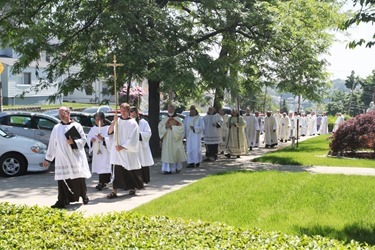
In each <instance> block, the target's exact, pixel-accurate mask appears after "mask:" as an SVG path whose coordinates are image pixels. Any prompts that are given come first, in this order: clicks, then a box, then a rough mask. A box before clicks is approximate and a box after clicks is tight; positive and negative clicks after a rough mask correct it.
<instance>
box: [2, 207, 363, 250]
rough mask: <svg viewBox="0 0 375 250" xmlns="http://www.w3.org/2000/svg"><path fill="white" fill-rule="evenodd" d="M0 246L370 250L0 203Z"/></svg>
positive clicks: (277, 235) (125, 216)
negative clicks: (89, 215)
mask: <svg viewBox="0 0 375 250" xmlns="http://www.w3.org/2000/svg"><path fill="white" fill-rule="evenodd" d="M0 228H1V234H0V249H370V247H369V246H367V245H363V244H360V243H358V242H354V241H353V242H351V243H350V244H346V245H344V244H343V243H342V242H340V241H337V240H333V239H328V238H324V237H321V236H314V237H309V236H306V235H303V236H290V235H286V234H283V233H280V232H265V231H262V230H259V229H253V230H242V229H238V228H233V227H229V226H226V225H224V224H219V223H205V222H202V221H183V220H180V219H169V218H167V217H163V216H158V217H147V216H141V215H137V214H133V213H128V212H123V213H109V214H107V215H102V216H93V217H84V216H83V214H81V213H77V212H67V211H64V210H53V209H50V208H40V207H37V206H34V207H27V206H19V205H11V204H9V203H0Z"/></svg>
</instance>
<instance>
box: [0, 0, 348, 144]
mask: <svg viewBox="0 0 375 250" xmlns="http://www.w3.org/2000/svg"><path fill="white" fill-rule="evenodd" d="M338 8H339V5H338V4H337V3H336V2H335V1H330V0H326V1H316V0H294V1H281V0H264V1H254V0H233V1H227V0H215V1H212V0H200V1H195V0H139V1H128V0H69V1H63V0H48V1H46V0H27V1H5V0H2V1H0V9H1V13H0V28H1V30H2V34H3V36H2V37H1V45H3V46H5V45H7V46H10V47H12V48H13V49H15V50H16V51H17V52H19V54H20V60H19V62H18V63H16V64H15V65H14V68H13V71H14V72H20V71H22V69H23V68H25V67H27V66H28V65H29V64H30V63H31V62H32V61H39V60H40V57H41V54H42V53H44V52H45V53H47V54H48V55H49V56H50V58H51V63H50V64H49V65H48V67H47V68H46V72H47V74H48V76H47V78H46V79H40V84H39V85H38V86H36V87H35V89H36V90H38V89H42V88H48V87H49V86H50V85H51V84H53V83H54V81H56V80H57V79H61V76H62V75H64V74H66V73H68V77H67V78H65V79H64V81H63V83H62V84H60V85H59V90H58V93H56V95H54V96H51V98H50V100H54V97H56V96H58V95H60V94H61V93H63V94H67V93H69V92H72V91H73V90H74V89H79V90H80V89H84V88H90V87H91V83H92V82H93V81H95V80H96V79H98V78H104V79H107V80H108V84H109V85H111V84H112V83H113V80H112V79H111V77H108V76H110V75H111V73H112V72H111V70H112V69H111V68H108V67H106V66H105V64H106V63H109V62H112V60H113V59H112V58H113V55H114V54H116V55H117V61H118V62H119V63H123V64H124V66H123V67H119V68H118V78H119V79H118V82H120V83H121V82H122V83H125V82H127V81H129V79H138V80H143V79H148V83H149V91H150V95H149V96H150V97H149V106H150V108H149V113H150V125H151V128H152V130H153V134H155V136H156V135H157V122H158V118H157V117H158V114H157V113H158V111H159V105H160V95H159V91H164V92H168V91H172V92H175V93H176V94H177V95H176V96H179V97H187V98H189V97H192V96H199V95H202V93H205V92H207V91H209V90H214V93H215V106H217V107H219V106H220V105H221V104H220V102H221V100H222V99H223V96H224V93H225V90H226V91H229V92H231V93H232V94H233V93H234V95H237V97H241V98H240V99H242V101H243V102H244V103H246V102H251V100H250V99H251V96H256V95H257V94H259V93H260V92H261V90H262V87H263V86H274V87H276V88H278V89H280V90H282V91H285V92H286V91H289V92H291V93H294V94H295V95H303V96H304V98H306V99H311V100H319V99H320V98H321V97H322V95H321V92H322V91H323V89H324V87H325V86H327V84H328V81H327V77H328V75H327V73H326V69H325V66H326V62H325V61H324V60H322V59H320V55H322V54H324V53H326V52H327V50H328V48H329V46H330V45H331V43H332V40H331V37H330V35H329V32H328V31H329V29H332V28H334V27H337V25H338V23H340V22H341V21H342V16H341V15H340V14H338V13H339V11H338ZM215 50H216V52H215ZM249 98H250V99H249ZM155 142H156V140H155Z"/></svg>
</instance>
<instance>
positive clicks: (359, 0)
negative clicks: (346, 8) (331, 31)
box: [343, 0, 375, 48]
mask: <svg viewBox="0 0 375 250" xmlns="http://www.w3.org/2000/svg"><path fill="white" fill-rule="evenodd" d="M352 1H353V6H354V7H359V8H358V11H355V12H354V13H353V15H352V16H351V17H350V18H349V20H347V21H346V22H345V23H344V26H343V29H349V28H350V27H352V26H353V25H358V24H360V23H372V24H373V23H374V22H375V9H374V5H375V0H352ZM372 38H373V40H368V41H366V40H365V39H363V38H361V39H359V40H354V41H352V42H350V43H349V47H350V48H355V47H356V46H362V45H363V44H365V46H366V47H369V48H371V47H372V46H373V45H374V44H375V33H374V35H373V37H372Z"/></svg>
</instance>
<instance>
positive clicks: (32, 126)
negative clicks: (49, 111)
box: [0, 111, 60, 145]
mask: <svg viewBox="0 0 375 250" xmlns="http://www.w3.org/2000/svg"><path fill="white" fill-rule="evenodd" d="M59 122H60V120H59V119H57V118H55V117H52V116H49V115H46V114H42V113H35V112H26V111H7V112H1V113H0V128H1V129H2V130H4V131H5V132H7V133H9V134H14V135H20V136H24V137H27V138H32V139H35V140H37V141H41V142H43V143H45V144H47V145H48V142H49V137H50V135H51V132H52V129H53V127H54V126H55V125H56V124H58V123H59Z"/></svg>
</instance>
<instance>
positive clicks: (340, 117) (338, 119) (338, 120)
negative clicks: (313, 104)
mask: <svg viewBox="0 0 375 250" xmlns="http://www.w3.org/2000/svg"><path fill="white" fill-rule="evenodd" d="M344 121H345V117H344V116H343V115H342V114H341V113H337V114H336V121H335V125H334V126H333V130H332V133H335V132H336V130H337V129H338V128H339V126H340V124H341V123H343V122H344Z"/></svg>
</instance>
